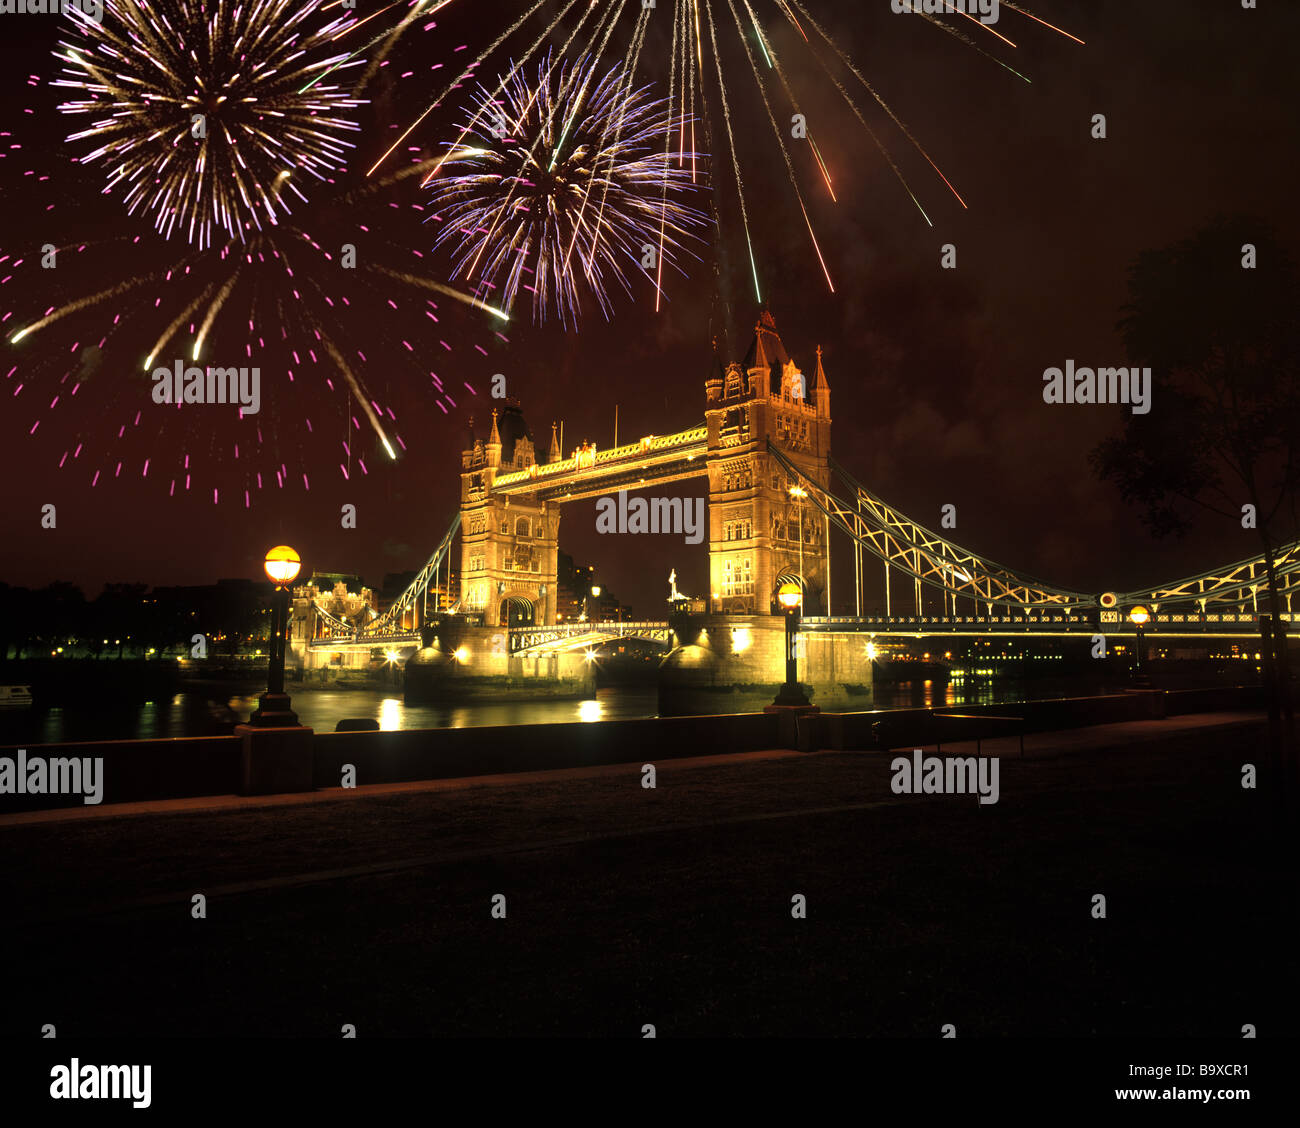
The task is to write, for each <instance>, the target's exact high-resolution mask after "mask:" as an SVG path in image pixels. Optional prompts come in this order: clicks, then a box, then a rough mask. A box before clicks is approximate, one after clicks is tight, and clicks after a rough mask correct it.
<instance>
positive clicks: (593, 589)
mask: <svg viewBox="0 0 1300 1128" xmlns="http://www.w3.org/2000/svg"><path fill="white" fill-rule="evenodd" d="M591 594H592V595H594V596H595V597H596V598H597V599H599V598H600V584H593V585H592V587H591Z"/></svg>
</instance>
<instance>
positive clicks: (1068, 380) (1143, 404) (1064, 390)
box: [1043, 360, 1151, 415]
mask: <svg viewBox="0 0 1300 1128" xmlns="http://www.w3.org/2000/svg"><path fill="white" fill-rule="evenodd" d="M1043 402H1044V403H1131V404H1132V405H1133V414H1134V415H1145V414H1146V413H1147V412H1148V411H1150V410H1151V369H1149V368H1098V369H1096V370H1095V371H1094V370H1093V369H1091V368H1075V366H1074V361H1073V360H1067V361H1066V362H1065V368H1064V369H1060V368H1044V369H1043Z"/></svg>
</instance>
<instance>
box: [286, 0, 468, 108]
mask: <svg viewBox="0 0 1300 1128" xmlns="http://www.w3.org/2000/svg"><path fill="white" fill-rule="evenodd" d="M337 2H338V0H331V3H329V4H326V5H325V6H326V7H327V8H330V7H333V6H334V3H337ZM402 2H403V0H394V2H393V3H391V4H387V5H385V6H384V7H382V8H380V9H379V10H378V11H375V12H371V13H370V15H368V16H366V17H364V18H363V19H360V20H357V22H356V23H354V24H350V25H349V26H348V27H347V28H345V29H344V31H343V32H342V33H341V34H340V38H342V36H343V35H347V34H350V33H351V32H353V31H355V30H356V29H358V28H360V27H363V26H364V25H365V24H367V23H369V22H370V21H371V20H373V19H377V18H378V17H379V16H382V15H383V14H384V13H385V12H387V11H389V10H390V9H391V8H397V7H400V6H401V4H402ZM406 2H407V3H408V4H409V6H410V9H411V10H410V11H409V12H407V14H406V15H405V16H403V17H402V18H401V20H399V21H398V23H397V26H396V27H392V28H386V29H385V30H383V31H381V32H380V33H379V34H378V35H376V36H374V38H372V39H371V40H370V41H369V42H368V43H365V44H363V45H362V46H360V47H358V48H357V49H356V50H355V51H353V52H352V53H351V54H349V55H345V56H344V57H343V59H342V60H341V61H340V62H338V63H336V64H335V65H334V66H332V67H330V68H329V70H326V71H324V72H322V73H321V74H319V75H317V76H316V77H315V78H313V79H312V80H311V81H310V82H309V83H307V85H306V86H304V87H303V88H302V89H301V90H299V91H298V93H299V94H303V93H306V91H308V90H310V89H311V88H312V87H313V86H315V85H316V83H318V82H320V81H321V79H323V78H326V77H328V76H329V75H331V74H333V73H334V71H335V70H337V69H338V68H339V67H340V66H342V65H343V64H344V63H347V62H350V61H351V60H352V59H355V58H356V57H357V56H358V55H360V54H361V53H362V52H363V51H364V52H369V53H370V54H369V56H368V57H369V59H370V62H369V63H368V64H367V65H366V69H365V71H364V73H363V74H362V75H361V78H360V79H358V80H357V83H356V89H357V90H364V89H365V88H366V87H367V86H369V85H370V81H371V79H373V78H374V77H375V72H376V71H377V70H378V69H379V68H380V67H381V66H383V63H384V60H385V59H386V58H387V57H388V55H389V53H390V52H391V51H392V49H393V46H394V45H395V44H396V43H397V41H398V40H399V39H400V38H401V37H402V36H403V35H404V34H405V33H406V31H407V30H408V29H409V28H410V26H411V24H413V23H414V22H415V21H416V20H419V19H428V18H429V17H430V16H433V15H436V14H437V13H438V12H440V11H442V9H443V8H445V7H447V5H448V4H451V3H453V2H454V0H406ZM428 2H434V7H432V8H430V9H428V10H427V11H425V10H422V8H421V5H422V4H424V3H428ZM380 43H382V44H383V46H381V47H379V49H378V50H377V51H375V50H373V48H374V47H375V46H376V45H377V44H380Z"/></svg>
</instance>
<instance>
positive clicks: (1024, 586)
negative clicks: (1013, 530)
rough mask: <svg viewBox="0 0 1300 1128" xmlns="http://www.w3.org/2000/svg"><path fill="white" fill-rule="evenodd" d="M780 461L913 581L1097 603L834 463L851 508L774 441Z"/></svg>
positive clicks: (1034, 601)
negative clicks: (876, 490) (973, 543)
mask: <svg viewBox="0 0 1300 1128" xmlns="http://www.w3.org/2000/svg"><path fill="white" fill-rule="evenodd" d="M768 451H769V452H770V453H771V454H772V456H773V457H774V458H775V460H776V462H777V464H778V465H780V466H781V467H782V469H784V470H785V471H786V473H787V474H788V475H789V476H790V477H791V478H792V479H793V480H794V481H796V482H797V483H798V484H800V485H802V486H803V488H804V489H805V490H806V491H807V493H808V496H809V498H810V499H811V500H812V502H813V504H814V505H815V506H816V507H817V508H818V509H819V510H820V511H821V512H822V513H823V514H825V515H826V516H827V517H828V518H829V520H830V521H831V522H832V523H833V524H834V525H835V526H836V527H837V528H839V529H840V530H841V531H842V532H844V533H846V534H847V535H848V536H849V538H850V539H851V540H852V541H854V542H855V543H856V544H858V545H860V546H861V547H862V548H864V549H866V550H867V551H868V552H870V553H871V554H872V555H873V556H875V557H877V558H878V559H879V560H882V561H884V562H885V564H886V565H888V566H891V567H895V568H898V569H899V570H900V571H901V572H902V573H904V574H905V575H908V576H911V577H912V579H913V581H914V582H915V583H917V584H920V585H925V586H927V587H930V588H932V589H936V590H939V591H942V592H945V593H947V594H948V595H951V596H952V597H953V598H954V601H955V599H956V598H957V597H958V596H965V597H967V598H968V599H973V600H976V601H978V602H980V603H983V604H985V605H986V606H988V607H994V606H1000V607H1015V608H1027V607H1051V608H1056V609H1060V610H1066V611H1076V610H1084V609H1087V608H1090V607H1095V606H1096V603H1097V600H1096V596H1094V595H1090V594H1088V593H1086V592H1078V591H1070V590H1068V589H1065V588H1057V587H1053V586H1051V585H1049V584H1046V583H1044V582H1042V581H1041V580H1036V579H1034V578H1032V577H1030V576H1026V575H1024V574H1022V573H1019V572H1016V571H1014V570H1012V569H1010V568H1006V567H1004V566H1003V565H1000V564H997V563H995V562H994V561H991V560H988V559H987V558H985V557H982V556H979V555H978V554H976V553H974V552H971V551H970V550H969V549H965V548H963V547H962V546H961V545H958V544H954V543H953V542H952V541H949V540H947V539H945V538H944V537H941V536H939V535H938V534H937V533H935V532H934V531H933V530H930V529H927V528H926V527H925V526H924V525H921V524H918V523H917V522H916V521H913V520H912V519H911V518H909V517H907V516H906V515H905V514H903V513H900V512H899V511H898V510H896V509H894V508H893V507H892V506H890V505H888V504H886V503H885V502H884V501H882V500H881V499H880V498H878V497H877V496H876V495H875V494H873V493H871V492H870V491H869V490H867V489H866V488H865V487H862V486H861V485H860V484H859V483H857V482H855V481H854V480H853V479H852V478H851V477H850V476H849V475H848V474H847V472H845V471H844V470H843V468H842V467H840V466H839V464H838V463H835V462H834V461H832V463H831V465H832V468H833V469H834V470H835V472H836V473H837V474H839V475H840V476H841V477H842V478H844V479H845V480H846V482H847V483H848V484H849V485H850V486H851V487H853V488H854V489H855V491H856V493H857V502H858V504H859V506H860V508H855V507H853V506H850V505H849V504H848V503H847V502H845V501H843V500H842V499H840V498H839V497H837V496H836V495H835V494H833V493H831V492H830V491H829V490H828V489H826V488H825V487H824V486H822V485H821V484H820V483H819V482H817V481H815V480H813V479H812V478H810V477H809V476H808V475H807V474H806V473H805V472H804V471H803V470H802V469H801V468H800V467H798V466H797V465H796V464H795V463H793V462H792V461H790V459H788V458H787V457H786V456H785V455H784V454H783V453H782V452H781V451H780V450H779V449H778V448H777V447H776V446H775V445H773V444H772V443H770V442H769V444H768Z"/></svg>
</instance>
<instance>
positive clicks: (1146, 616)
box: [1128, 605, 1151, 627]
mask: <svg viewBox="0 0 1300 1128" xmlns="http://www.w3.org/2000/svg"><path fill="white" fill-rule="evenodd" d="M1128 617H1129V620H1130V621H1131V622H1132V623H1134V624H1135V625H1136V626H1139V627H1140V626H1143V625H1144V624H1146V623H1149V622H1150V621H1151V613H1150V612H1149V611H1148V610H1147V609H1146V608H1145V607H1143V606H1141V605H1139V606H1137V607H1134V608H1133V610H1132V611H1130V612H1129V613H1128Z"/></svg>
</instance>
